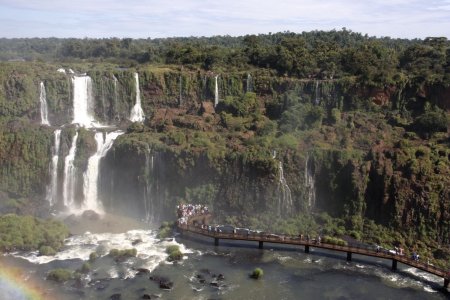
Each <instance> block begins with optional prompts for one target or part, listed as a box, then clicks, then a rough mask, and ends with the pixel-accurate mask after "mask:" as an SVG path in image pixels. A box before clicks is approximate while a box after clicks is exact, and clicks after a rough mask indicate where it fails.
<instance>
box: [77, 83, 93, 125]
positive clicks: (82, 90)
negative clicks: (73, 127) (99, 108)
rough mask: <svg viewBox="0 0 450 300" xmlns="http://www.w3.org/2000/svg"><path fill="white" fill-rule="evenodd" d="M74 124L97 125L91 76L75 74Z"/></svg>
mask: <svg viewBox="0 0 450 300" xmlns="http://www.w3.org/2000/svg"><path fill="white" fill-rule="evenodd" d="M72 84H73V121H72V123H73V124H79V125H80V126H83V127H88V128H89V127H93V126H95V118H94V114H93V107H94V103H92V102H93V98H92V80H91V77H89V76H73V78H72Z"/></svg>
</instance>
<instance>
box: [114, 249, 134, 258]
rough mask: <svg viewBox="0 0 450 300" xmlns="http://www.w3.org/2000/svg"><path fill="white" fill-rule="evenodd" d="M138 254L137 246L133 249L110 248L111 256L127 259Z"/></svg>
mask: <svg viewBox="0 0 450 300" xmlns="http://www.w3.org/2000/svg"><path fill="white" fill-rule="evenodd" d="M136 255H137V250H136V249H135V248H131V249H123V250H119V249H111V250H109V256H111V257H113V258H115V259H126V258H128V257H135V256H136Z"/></svg>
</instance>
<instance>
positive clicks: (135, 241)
mask: <svg viewBox="0 0 450 300" xmlns="http://www.w3.org/2000/svg"><path fill="white" fill-rule="evenodd" d="M140 243H142V240H141V239H136V240H134V241H132V242H131V245H133V246H135V245H137V244H140Z"/></svg>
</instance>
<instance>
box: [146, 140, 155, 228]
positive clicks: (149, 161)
mask: <svg viewBox="0 0 450 300" xmlns="http://www.w3.org/2000/svg"><path fill="white" fill-rule="evenodd" d="M153 166H154V157H153V155H152V153H151V150H150V147H149V146H148V145H147V151H146V152H145V171H144V172H145V187H144V211H145V222H148V223H151V222H152V221H154V220H153V214H152V212H154V211H153V205H152V203H153V202H152V190H153V189H152V181H151V179H152V178H151V177H152V175H153Z"/></svg>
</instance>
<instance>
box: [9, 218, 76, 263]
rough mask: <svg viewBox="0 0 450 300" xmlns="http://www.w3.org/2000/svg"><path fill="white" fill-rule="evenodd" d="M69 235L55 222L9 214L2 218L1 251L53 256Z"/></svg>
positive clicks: (62, 225) (65, 229)
mask: <svg viewBox="0 0 450 300" xmlns="http://www.w3.org/2000/svg"><path fill="white" fill-rule="evenodd" d="M68 235H69V231H68V229H67V228H66V226H65V225H64V224H62V223H60V222H58V221H54V220H41V219H38V218H35V217H31V216H17V215H14V214H8V215H4V216H0V251H3V252H4V251H17V250H26V251H29V250H40V252H41V254H42V255H53V254H54V250H59V249H60V248H61V247H62V246H63V245H64V239H65V238H67V236H68Z"/></svg>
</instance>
